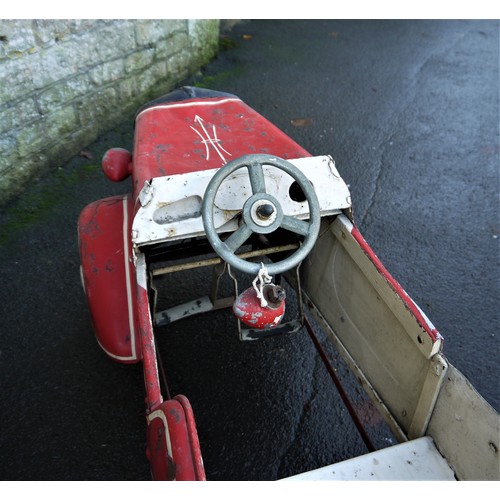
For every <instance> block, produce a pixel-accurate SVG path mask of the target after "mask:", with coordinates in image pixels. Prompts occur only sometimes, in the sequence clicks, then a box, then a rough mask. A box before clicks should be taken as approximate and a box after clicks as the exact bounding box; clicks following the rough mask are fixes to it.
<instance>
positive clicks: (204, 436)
mask: <svg viewBox="0 0 500 500" xmlns="http://www.w3.org/2000/svg"><path fill="white" fill-rule="evenodd" d="M226 35H227V36H226V37H224V38H223V41H224V46H225V47H226V48H227V50H222V51H221V53H220V55H219V57H218V58H217V59H216V60H214V61H213V62H212V63H210V64H209V65H208V66H207V67H206V68H204V70H203V71H202V72H201V73H200V74H199V75H196V77H195V79H193V80H190V81H188V82H183V83H187V84H193V83H196V84H198V85H200V86H205V87H208V88H213V89H216V90H222V91H225V92H230V93H234V94H236V95H238V96H239V97H241V98H242V99H243V100H244V101H245V102H247V104H249V105H250V106H251V107H253V108H254V109H255V110H257V111H258V112H259V113H261V114H262V115H264V116H265V117H266V118H268V119H269V120H270V121H271V122H273V123H274V124H275V125H277V126H278V127H279V128H281V129H282V130H283V131H284V132H286V133H287V134H288V135H290V136H291V137H292V138H293V139H294V140H295V141H296V142H298V143H299V144H300V145H302V146H303V147H304V148H305V149H307V150H308V151H310V152H311V153H312V154H314V155H320V154H330V155H332V156H333V157H334V159H335V160H336V165H337V169H338V170H339V172H340V173H341V174H342V176H343V177H344V179H345V180H346V182H347V183H348V184H349V185H350V189H351V194H352V199H353V204H354V208H355V219H356V221H357V224H358V227H359V228H360V230H361V232H362V233H363V235H364V237H365V239H366V240H367V241H368V242H369V244H370V245H371V246H372V248H373V249H374V250H375V252H376V253H377V254H378V256H379V257H380V258H381V260H382V262H383V263H384V264H385V266H386V267H387V268H388V269H389V271H390V272H391V273H392V275H393V276H394V277H395V278H396V279H397V280H398V281H399V282H400V283H401V285H402V286H403V287H404V288H405V289H406V291H407V292H408V293H409V294H410V296H411V297H412V298H413V299H414V300H415V301H416V302H417V304H418V305H419V306H420V307H421V308H422V310H423V311H424V312H425V313H426V314H427V316H429V318H430V319H431V321H432V322H433V323H434V324H435V326H436V327H437V329H438V330H439V331H440V333H441V334H442V335H443V337H444V338H445V347H444V353H445V355H446V357H447V358H448V360H449V361H450V362H451V363H452V364H453V365H455V366H456V367H457V368H458V369H459V370H461V371H462V372H463V373H464V374H465V375H466V376H467V377H468V378H469V380H470V381H471V382H472V383H473V385H474V386H475V387H476V388H477V389H478V391H479V392H480V393H481V394H482V395H483V397H484V398H485V399H486V400H487V401H488V402H489V403H490V404H492V406H494V407H495V408H496V410H497V411H498V410H499V409H500V390H499V380H500V377H499V375H500V368H499V365H498V359H499V338H498V324H499V321H498V319H499V318H498V311H499V307H498V306H499V273H498V270H499V262H498V260H499V252H498V244H499V238H498V237H499V233H500V222H499V212H498V206H499V205H498V188H499V182H498V180H499V179H498V175H499V172H498V166H499V156H500V150H499V128H498V123H499V95H498V88H499V23H498V22H496V21H418V22H417V21H414V22H411V21H275V20H273V21H263V20H259V21H252V22H247V23H242V24H239V25H236V26H235V27H234V28H233V29H232V30H231V31H229V32H227V33H226ZM132 127H133V123H132V117H131V119H130V120H128V121H126V122H125V123H123V124H122V125H120V126H117V127H116V128H115V129H114V130H111V131H110V132H109V133H108V134H105V135H104V136H103V137H101V138H100V140H99V141H97V142H96V143H94V144H91V145H89V146H88V147H87V148H86V150H85V153H84V154H83V155H81V156H76V157H75V158H74V159H73V160H72V161H70V162H69V163H67V164H64V165H60V166H59V168H57V169H55V174H54V175H52V176H50V178H48V179H47V178H43V179H39V180H38V181H37V182H36V183H35V184H34V185H33V186H32V187H31V188H29V189H28V190H27V191H26V192H25V193H24V194H23V195H22V196H21V197H20V198H19V199H18V200H17V201H16V202H13V203H11V204H10V205H9V206H8V207H5V208H4V209H2V211H1V214H0V227H1V234H0V238H1V239H0V244H1V247H0V279H1V283H2V286H1V288H0V314H1V318H2V322H1V325H0V332H1V335H0V338H1V339H2V343H1V346H0V370H1V372H0V391H1V394H2V402H1V404H0V408H1V413H0V418H1V422H2V429H1V432H0V479H2V480H77V479H78V480H147V479H149V477H150V475H149V468H148V463H147V460H146V457H145V420H144V405H143V402H144V387H143V376H142V368H141V366H139V365H137V366H135V365H133V366H123V365H119V364H116V363H114V362H112V361H111V360H109V359H108V358H107V357H106V356H105V355H104V353H103V352H102V351H101V350H100V348H99V346H98V345H97V343H96V342H95V339H94V337H93V334H92V329H91V324H90V318H89V314H88V310H87V307H86V302H85V296H84V294H83V291H82V289H81V285H80V277H79V256H78V245H77V233H76V221H77V218H78V215H79V213H80V211H81V209H82V208H83V207H84V206H85V205H86V204H88V203H90V202H91V201H94V200H96V199H99V198H103V197H106V196H112V195H114V194H119V193H124V192H126V191H127V190H128V189H129V184H128V183H127V182H125V183H123V184H113V183H111V182H109V181H107V180H106V179H105V178H104V176H103V175H102V173H101V172H100V170H99V163H100V159H101V157H102V155H103V154H104V152H105V151H106V150H107V149H108V148H109V147H125V148H128V149H131V148H132V140H133V139H132V137H133V130H132ZM207 281H208V276H207V275H206V273H205V271H199V272H196V273H192V274H190V275H189V276H187V277H186V278H185V279H183V281H182V282H175V283H166V284H165V290H166V293H167V296H166V299H165V300H166V301H167V302H168V300H169V298H170V300H176V301H179V300H181V299H183V298H186V300H190V299H192V298H193V293H194V294H195V296H197V294H199V292H200V289H201V288H202V287H204V286H206V285H207ZM169 293H170V296H168V294H169ZM199 319H200V318H192V319H188V320H185V321H182V322H178V323H175V324H173V325H172V326H171V327H169V328H165V331H162V332H161V335H160V337H159V339H158V341H159V346H160V352H161V355H162V358H163V362H164V365H165V367H166V372H167V376H168V382H169V389H170V391H171V392H172V393H184V394H186V395H187V396H188V397H189V398H190V401H191V404H192V405H193V407H194V411H195V415H196V418H197V424H198V432H199V436H200V441H201V446H202V452H203V455H204V461H205V466H206V471H207V477H208V479H211V480H272V479H278V478H280V477H284V476H287V475H290V474H294V473H297V472H301V471H302V470H306V469H310V468H314V467H320V466H321V465H325V464H328V463H332V462H335V461H338V460H343V459H346V458H349V457H351V456H354V455H356V454H359V453H363V452H366V446H365V444H364V443H363V441H362V440H361V439H360V437H359V434H358V433H357V432H356V429H355V428H354V425H353V423H352V421H351V420H350V418H349V416H348V412H347V410H346V408H345V406H344V405H343V404H342V402H341V400H340V397H339V395H338V394H337V392H336V390H335V388H334V387H333V385H332V384H331V381H330V380H329V378H328V374H327V373H326V370H325V369H324V367H323V365H322V363H321V361H320V360H319V358H318V356H317V355H316V353H315V350H314V348H313V346H312V344H311V342H310V340H309V338H308V337H307V335H306V334H300V335H297V336H296V337H295V338H293V339H290V338H283V337H275V338H270V339H266V340H264V341H262V342H258V343H244V344H242V343H240V342H239V340H238V338H237V335H236V333H235V330H234V322H233V319H232V318H231V316H230V315H229V314H228V313H227V312H225V311H219V312H216V313H212V314H209V315H206V316H204V317H203V320H202V321H200V320H199ZM331 356H332V358H333V359H334V361H335V363H336V367H337V370H338V374H339V376H340V377H341V378H342V380H343V381H344V382H345V383H346V387H347V389H348V391H349V394H350V396H351V398H352V400H353V404H354V406H355V407H356V410H357V412H358V413H359V414H360V416H361V418H362V420H363V422H364V424H365V425H366V427H367V429H368V431H369V432H370V434H371V435H372V437H373V439H374V441H375V443H376V444H377V446H378V447H383V446H386V445H389V444H391V436H390V434H389V433H388V432H387V431H386V429H385V428H384V426H383V424H382V422H381V421H380V419H379V417H378V416H377V414H376V413H375V412H373V411H372V410H371V408H370V406H369V404H368V403H367V402H366V400H365V398H364V397H363V395H362V394H361V393H360V392H359V390H358V389H357V387H356V386H355V384H354V383H353V381H352V379H351V378H350V376H349V374H348V373H347V371H346V370H345V368H344V367H343V365H342V362H341V360H340V359H338V357H337V356H336V354H335V353H333V352H332V353H331Z"/></svg>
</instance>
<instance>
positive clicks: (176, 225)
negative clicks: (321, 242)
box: [132, 156, 351, 245]
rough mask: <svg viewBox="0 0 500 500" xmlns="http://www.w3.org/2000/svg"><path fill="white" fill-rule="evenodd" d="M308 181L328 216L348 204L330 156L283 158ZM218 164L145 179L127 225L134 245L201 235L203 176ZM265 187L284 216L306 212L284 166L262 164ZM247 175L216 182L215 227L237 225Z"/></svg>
mask: <svg viewBox="0 0 500 500" xmlns="http://www.w3.org/2000/svg"><path fill="white" fill-rule="evenodd" d="M288 161H289V162H290V163H292V164H293V165H295V166H296V167H297V168H299V169H300V170H301V171H302V172H303V173H304V174H305V175H306V177H307V178H308V179H309V181H310V182H311V183H312V184H313V186H314V188H315V191H316V195H317V197H318V201H319V205H320V209H321V215H322V216H327V215H333V214H337V213H340V212H341V211H342V210H343V209H346V208H350V206H351V196H350V193H349V189H348V187H347V185H346V184H345V182H344V181H343V179H342V178H341V177H340V174H339V173H338V171H337V169H336V168H335V162H334V161H333V159H332V158H331V157H330V156H315V157H308V158H299V159H295V160H288ZM217 170H218V169H211V170H202V171H199V172H189V173H186V174H178V175H170V176H165V177H158V178H154V179H151V181H150V182H146V184H145V185H144V188H143V189H142V191H141V194H140V196H139V203H140V204H141V207H140V208H139V210H138V212H137V214H136V216H135V218H134V222H133V226H132V239H133V242H134V244H135V245H143V244H147V243H152V242H158V241H167V240H176V239H181V238H186V237H192V236H200V235H203V234H204V229H203V221H202V218H201V204H202V200H203V197H204V195H205V190H206V188H207V185H208V183H209V181H210V180H211V179H212V177H213V175H214V173H215V172H216V171H217ZM263 170H264V174H265V179H266V191H267V193H268V194H270V195H272V196H274V197H275V198H276V199H277V200H278V201H279V203H280V204H281V208H282V209H283V213H284V214H285V215H291V216H294V217H297V218H298V219H306V218H308V217H309V207H308V204H307V201H296V200H293V199H292V197H291V196H290V187H291V185H292V183H293V182H294V180H293V178H292V177H291V176H289V175H288V174H286V173H285V172H284V171H282V170H280V169H278V168H276V167H272V166H268V165H265V166H264V167H263ZM251 194H252V190H251V186H250V180H249V177H248V173H247V171H246V169H245V168H242V169H239V170H237V171H236V172H235V173H234V174H233V175H231V176H229V177H228V178H227V179H226V180H225V181H224V182H223V183H222V185H221V187H220V189H219V193H218V194H217V197H216V199H215V210H214V221H215V225H216V229H217V230H218V231H234V230H235V229H237V222H236V220H234V217H235V215H237V214H238V213H240V212H241V211H242V209H243V205H244V203H245V201H246V200H247V199H248V198H249V197H250V196H251Z"/></svg>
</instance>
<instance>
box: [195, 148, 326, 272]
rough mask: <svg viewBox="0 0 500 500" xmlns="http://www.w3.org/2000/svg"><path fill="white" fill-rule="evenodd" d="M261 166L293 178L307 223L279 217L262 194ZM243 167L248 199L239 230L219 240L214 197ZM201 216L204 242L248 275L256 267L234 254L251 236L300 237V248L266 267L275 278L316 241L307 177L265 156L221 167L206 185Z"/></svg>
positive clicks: (316, 212) (316, 211)
mask: <svg viewBox="0 0 500 500" xmlns="http://www.w3.org/2000/svg"><path fill="white" fill-rule="evenodd" d="M263 165H272V166H273V167H277V168H279V169H280V170H283V171H284V172H286V173H287V174H289V175H290V176H291V177H293V179H295V181H296V182H297V184H298V185H299V187H300V188H301V189H302V192H303V193H304V195H305V198H306V200H307V202H308V204H309V221H304V220H300V219H297V218H295V217H292V216H290V215H284V214H283V210H282V208H281V205H280V203H279V201H278V200H277V199H276V198H275V197H274V196H272V195H270V194H268V193H267V192H266V186H265V182H264V170H263V168H262V167H263ZM244 167H245V168H247V169H248V175H249V177H250V184H251V187H252V196H250V198H248V199H247V200H246V202H245V203H244V205H243V209H242V210H243V217H242V220H241V225H240V227H239V228H238V229H237V230H236V231H234V232H233V233H232V234H231V235H230V236H229V237H228V238H227V239H226V240H225V241H222V240H221V239H220V238H219V236H218V234H217V231H216V229H215V225H214V213H213V210H214V205H215V197H216V195H217V192H218V190H219V188H220V186H221V184H222V182H223V181H224V180H225V179H226V178H227V177H229V176H230V175H231V174H232V173H234V172H235V171H236V170H239V169H240V168H244ZM201 215H202V219H203V226H204V228H205V233H206V235H207V239H208V241H209V242H210V244H211V245H212V247H213V249H214V250H215V252H216V253H217V254H218V255H219V256H220V257H221V258H222V259H223V260H224V261H226V262H227V263H228V264H229V265H231V266H232V267H234V268H236V269H239V270H240V271H243V272H246V273H248V274H257V273H258V272H259V270H260V264H258V263H255V262H248V261H246V260H244V259H242V258H240V257H238V256H237V255H236V254H235V252H236V250H238V248H240V247H241V246H242V245H243V244H244V243H245V241H246V240H247V239H248V238H249V237H250V236H251V235H252V234H253V233H258V234H268V233H272V232H273V231H275V230H276V229H278V228H280V227H281V228H283V229H287V230H289V231H292V232H294V233H297V234H300V235H301V236H304V241H303V243H302V245H301V246H300V247H299V248H298V249H297V250H296V251H295V252H294V253H293V254H292V255H290V256H288V257H287V258H286V259H283V260H281V261H278V262H274V263H272V264H269V265H267V266H266V268H267V272H268V273H269V274H272V275H275V274H281V273H283V272H285V271H288V270H289V269H292V268H293V267H295V266H297V265H298V264H299V263H300V262H301V261H302V260H304V259H305V257H306V256H307V255H308V253H309V252H310V251H311V250H312V248H313V246H314V243H315V242H316V239H317V237H318V233H319V226H320V222H321V213H320V207H319V202H318V198H317V196H316V193H315V191H314V188H313V186H312V184H311V183H310V181H309V180H308V179H307V177H306V176H305V175H304V174H303V173H302V172H301V171H300V170H299V169H298V168H297V167H296V166H295V165H292V164H291V163H290V162H288V161H286V160H283V159H282V158H277V157H276V156H271V155H266V154H252V155H245V156H242V157H240V158H237V159H236V160H233V161H231V162H229V163H227V164H226V165H224V166H223V167H221V168H220V169H219V170H218V171H217V172H216V173H215V175H214V176H213V177H212V179H211V180H210V182H209V183H208V186H207V188H206V191H205V196H204V198H203V203H202V207H201Z"/></svg>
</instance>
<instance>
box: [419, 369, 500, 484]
mask: <svg viewBox="0 0 500 500" xmlns="http://www.w3.org/2000/svg"><path fill="white" fill-rule="evenodd" d="M427 434H428V435H430V436H432V437H433V439H434V442H435V443H436V446H437V447H438V449H439V450H440V451H441V452H442V453H443V454H444V455H445V456H446V458H447V459H448V461H449V462H450V464H451V465H452V466H453V468H454V469H455V471H456V473H457V477H458V479H460V480H464V481H465V480H467V481H487V480H489V481H491V480H493V481H500V455H499V451H498V450H499V448H500V417H499V415H498V413H497V412H496V411H495V409H494V408H493V407H492V406H491V405H489V404H488V402H487V401H486V400H485V399H483V397H482V396H481V395H480V394H479V393H478V392H477V391H476V390H475V389H474V387H472V385H471V384H470V382H469V381H468V380H467V379H466V378H465V377H464V375H462V373H460V371H459V370H457V369H456V368H455V367H454V366H453V365H449V368H448V372H447V374H446V379H445V381H444V384H443V387H442V388H441V391H440V393H439V397H438V400H437V402H436V406H435V408H434V412H433V414H432V417H431V420H430V422H429V427H428V429H427Z"/></svg>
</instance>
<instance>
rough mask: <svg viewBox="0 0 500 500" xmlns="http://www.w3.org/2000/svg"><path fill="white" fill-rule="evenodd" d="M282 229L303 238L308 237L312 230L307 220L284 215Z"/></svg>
mask: <svg viewBox="0 0 500 500" xmlns="http://www.w3.org/2000/svg"><path fill="white" fill-rule="evenodd" d="M281 227H282V228H283V229H287V230H288V231H292V232H293V233H297V234H300V235H301V236H307V235H308V234H309V231H310V229H311V227H310V224H309V222H307V221H305V220H300V219H296V218H295V217H292V216H290V215H284V216H283V220H282V222H281Z"/></svg>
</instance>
